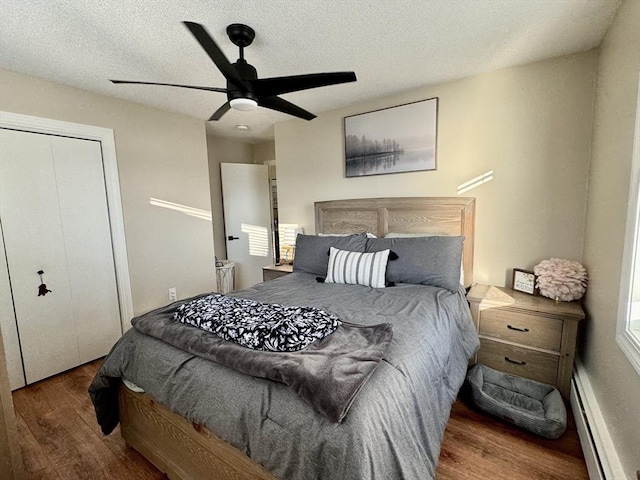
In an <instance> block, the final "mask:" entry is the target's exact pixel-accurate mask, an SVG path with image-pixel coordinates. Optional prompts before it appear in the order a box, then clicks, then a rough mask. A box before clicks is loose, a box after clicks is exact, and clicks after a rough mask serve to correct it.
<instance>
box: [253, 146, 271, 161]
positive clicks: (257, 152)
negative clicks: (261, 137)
mask: <svg viewBox="0 0 640 480" xmlns="http://www.w3.org/2000/svg"><path fill="white" fill-rule="evenodd" d="M275 159H276V143H275V142H274V141H273V140H271V141H268V142H261V143H256V144H255V145H254V146H253V163H264V162H269V161H271V160H275Z"/></svg>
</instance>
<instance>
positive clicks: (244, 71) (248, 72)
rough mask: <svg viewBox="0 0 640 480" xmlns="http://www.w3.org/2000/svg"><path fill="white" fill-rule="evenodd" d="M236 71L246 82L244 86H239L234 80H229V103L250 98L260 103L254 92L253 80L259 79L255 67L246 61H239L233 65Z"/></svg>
mask: <svg viewBox="0 0 640 480" xmlns="http://www.w3.org/2000/svg"><path fill="white" fill-rule="evenodd" d="M232 66H233V68H234V70H235V71H236V72H237V73H238V76H239V77H240V78H241V79H242V80H244V81H245V83H244V85H238V84H236V83H234V82H233V81H232V80H227V99H228V100H229V101H231V100H233V99H235V98H250V99H252V100H255V101H256V102H257V101H258V96H257V95H256V93H255V92H254V91H253V82H252V81H253V80H256V79H257V78H258V72H257V71H256V69H255V68H254V67H253V65H251V64H249V63H247V62H246V61H245V60H242V59H238V61H237V62H236V63H233V64H232Z"/></svg>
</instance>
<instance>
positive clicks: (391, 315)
mask: <svg viewBox="0 0 640 480" xmlns="http://www.w3.org/2000/svg"><path fill="white" fill-rule="evenodd" d="M236 295H237V296H242V297H247V298H253V299H256V300H259V301H261V302H273V303H282V304H295V305H309V306H314V307H318V308H323V309H326V310H328V311H330V312H332V313H335V314H336V315H337V316H338V317H339V318H340V319H341V320H344V321H347V322H351V323H355V324H361V325H378V324H382V323H390V324H392V325H393V332H394V333H393V339H392V340H391V343H390V345H389V348H388V351H387V353H386V355H385V358H384V360H383V361H382V362H381V363H380V365H379V366H378V368H377V369H376V370H375V372H374V373H373V375H371V377H370V379H369V381H368V382H367V383H366V384H365V385H364V387H363V388H362V389H361V390H360V393H359V394H358V396H357V397H356V398H355V400H354V401H353V404H352V406H351V409H350V410H349V412H348V414H347V415H346V417H345V418H344V420H343V421H342V423H335V422H332V421H331V420H329V419H328V418H327V417H326V416H323V415H321V414H319V413H318V412H317V411H315V410H314V409H313V408H312V407H311V406H310V405H309V404H308V403H305V402H303V401H302V400H301V399H300V398H299V397H298V396H297V395H296V394H295V393H294V392H293V391H292V390H291V389H289V388H288V387H287V386H286V385H284V384H282V383H276V382H273V381H271V380H266V379H262V378H256V377H251V376H247V375H245V374H243V373H240V372H238V371H235V370H233V369H231V368H229V367H226V366H224V365H221V364H218V363H214V362H212V361H210V360H207V359H204V358H201V357H198V356H195V355H193V354H192V353H189V352H186V351H184V350H181V349H177V348H175V347H173V346H171V345H169V344H167V343H165V342H163V341H162V340H160V339H158V338H155V337H153V336H150V335H146V334H143V333H140V332H139V331H137V330H136V329H131V330H130V331H129V332H127V334H126V335H125V336H124V337H123V338H122V339H121V340H120V341H119V342H118V344H117V345H116V347H114V349H113V350H112V352H111V353H110V354H109V356H108V357H107V359H106V360H105V363H104V365H103V366H102V368H101V369H100V371H99V372H98V375H97V377H96V380H97V381H105V382H116V381H117V379H118V378H125V379H127V380H130V381H132V382H134V383H136V384H137V385H139V386H141V387H142V388H144V389H145V390H146V391H147V392H148V393H149V394H150V395H152V396H153V397H154V398H155V399H156V400H157V401H159V402H160V403H162V404H164V405H165V406H167V407H168V408H170V409H171V410H173V411H175V412H177V413H179V414H180V415H182V416H184V417H186V418H188V419H190V420H192V421H195V422H197V423H202V424H205V425H207V426H208V427H209V429H210V430H211V431H212V432H214V433H215V434H216V435H218V436H219V437H221V438H223V439H225V440H227V441H228V442H230V443H231V444H232V445H234V446H236V447H238V448H239V449H240V450H242V451H244V452H245V453H247V455H249V457H251V458H252V459H253V460H254V461H256V462H258V463H261V464H262V465H264V466H265V467H266V468H267V469H268V470H270V471H271V472H272V473H273V474H274V475H276V476H277V477H280V478H283V479H285V478H286V479H300V480H302V479H304V480H307V479H314V478H317V479H322V480H330V479H335V480H338V479H344V480H348V479H353V480H361V479H363V480H364V479H371V480H373V479H421V480H422V479H428V478H432V477H433V476H434V472H435V467H436V464H437V460H438V455H439V451H440V443H441V441H442V435H443V432H444V428H445V426H446V424H447V420H448V417H449V411H450V408H451V404H452V402H453V401H454V400H455V397H456V394H457V392H458V389H459V388H460V386H461V384H462V382H463V380H464V376H465V373H466V367H467V362H468V359H469V358H470V357H471V355H472V354H473V353H474V352H475V350H476V349H477V347H478V338H477V335H476V333H475V329H474V327H473V324H472V321H471V317H470V314H469V309H468V306H467V303H466V300H465V298H464V294H463V292H462V291H460V292H458V293H451V292H449V291H447V290H443V289H440V288H436V287H430V286H425V285H406V284H404V285H398V286H396V287H392V288H386V289H371V288H367V287H362V286H358V285H336V284H318V283H316V281H315V278H314V276H312V275H308V274H303V273H294V274H291V275H287V276H285V277H281V278H279V279H277V280H274V281H271V282H267V283H263V284H259V285H257V286H255V287H253V288H251V289H248V290H244V291H242V292H237V293H236ZM99 394H100V395H104V396H105V397H110V396H111V397H113V395H114V393H113V389H102V390H100V392H99ZM102 400H111V401H112V400H113V398H103V399H102ZM103 420H104V419H103Z"/></svg>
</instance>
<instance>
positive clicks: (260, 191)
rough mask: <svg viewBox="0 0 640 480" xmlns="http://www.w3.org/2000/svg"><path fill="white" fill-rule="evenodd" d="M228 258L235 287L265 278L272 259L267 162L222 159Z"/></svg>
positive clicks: (238, 287)
mask: <svg viewBox="0 0 640 480" xmlns="http://www.w3.org/2000/svg"><path fill="white" fill-rule="evenodd" d="M220 169H221V178H222V198H223V205H224V228H225V236H226V244H227V258H228V259H229V260H232V261H234V262H235V265H236V267H235V275H236V280H235V288H236V289H241V288H247V287H250V286H251V285H255V284H256V283H260V282H261V281H262V267H264V266H267V265H271V264H272V263H273V257H272V247H271V206H270V205H271V203H270V198H269V195H270V189H269V169H268V167H267V166H266V165H254V164H244V163H221V164H220Z"/></svg>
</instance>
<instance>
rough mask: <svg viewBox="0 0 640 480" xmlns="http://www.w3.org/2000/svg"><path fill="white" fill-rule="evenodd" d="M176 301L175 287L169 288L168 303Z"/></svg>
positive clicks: (176, 292)
mask: <svg viewBox="0 0 640 480" xmlns="http://www.w3.org/2000/svg"><path fill="white" fill-rule="evenodd" d="M176 300H178V291H177V290H176V287H171V288H170V289H169V301H170V302H175V301H176Z"/></svg>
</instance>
